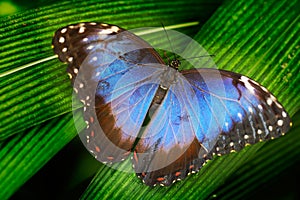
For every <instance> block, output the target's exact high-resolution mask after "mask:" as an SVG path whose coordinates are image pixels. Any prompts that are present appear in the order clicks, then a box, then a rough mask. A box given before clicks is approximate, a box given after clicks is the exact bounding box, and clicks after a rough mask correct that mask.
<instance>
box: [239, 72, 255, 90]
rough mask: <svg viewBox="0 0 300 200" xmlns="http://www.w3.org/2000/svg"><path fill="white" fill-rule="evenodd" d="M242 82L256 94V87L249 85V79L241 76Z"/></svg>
mask: <svg viewBox="0 0 300 200" xmlns="http://www.w3.org/2000/svg"><path fill="white" fill-rule="evenodd" d="M240 81H242V82H243V83H244V84H245V87H246V88H247V89H248V90H249V91H250V92H251V93H252V94H254V93H255V92H254V89H255V88H254V87H253V86H252V85H251V84H250V83H249V78H247V77H246V76H241V78H240Z"/></svg>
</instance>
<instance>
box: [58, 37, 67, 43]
mask: <svg viewBox="0 0 300 200" xmlns="http://www.w3.org/2000/svg"><path fill="white" fill-rule="evenodd" d="M65 41H66V40H65V38H64V37H60V38H59V39H58V42H59V43H61V44H62V43H64V42H65Z"/></svg>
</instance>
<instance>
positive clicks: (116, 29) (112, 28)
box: [110, 26, 120, 33]
mask: <svg viewBox="0 0 300 200" xmlns="http://www.w3.org/2000/svg"><path fill="white" fill-rule="evenodd" d="M110 29H111V30H112V31H113V32H115V33H117V32H119V31H120V28H119V27H117V26H112V27H110Z"/></svg>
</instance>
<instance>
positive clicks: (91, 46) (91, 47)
mask: <svg viewBox="0 0 300 200" xmlns="http://www.w3.org/2000/svg"><path fill="white" fill-rule="evenodd" d="M93 48H94V46H93V45H90V46H88V47H87V48H86V49H87V50H91V49H93Z"/></svg>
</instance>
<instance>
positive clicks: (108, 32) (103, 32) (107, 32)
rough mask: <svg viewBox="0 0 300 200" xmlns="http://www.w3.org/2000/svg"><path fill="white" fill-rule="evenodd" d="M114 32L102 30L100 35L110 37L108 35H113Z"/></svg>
mask: <svg viewBox="0 0 300 200" xmlns="http://www.w3.org/2000/svg"><path fill="white" fill-rule="evenodd" d="M112 33H113V31H112V30H111V29H102V30H100V31H99V34H100V35H108V34H112Z"/></svg>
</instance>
